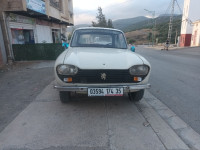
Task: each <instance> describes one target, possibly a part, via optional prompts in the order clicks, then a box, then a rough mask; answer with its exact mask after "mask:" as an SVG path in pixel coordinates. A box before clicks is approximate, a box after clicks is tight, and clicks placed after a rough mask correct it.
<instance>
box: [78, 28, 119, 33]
mask: <svg viewBox="0 0 200 150" xmlns="http://www.w3.org/2000/svg"><path fill="white" fill-rule="evenodd" d="M84 29H95V30H99V29H104V30H112V31H119V32H123V31H121V30H118V29H113V28H102V27H81V28H77V29H76V30H84Z"/></svg>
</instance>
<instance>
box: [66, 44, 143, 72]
mask: <svg viewBox="0 0 200 150" xmlns="http://www.w3.org/2000/svg"><path fill="white" fill-rule="evenodd" d="M63 63H64V64H71V65H75V66H77V67H78V68H80V69H128V68H130V67H131V66H133V65H137V64H143V60H142V59H141V58H140V57H139V55H137V54H136V53H134V52H131V51H130V50H128V49H113V48H90V47H89V48H69V49H68V50H67V52H66V55H65V58H64V62H63Z"/></svg>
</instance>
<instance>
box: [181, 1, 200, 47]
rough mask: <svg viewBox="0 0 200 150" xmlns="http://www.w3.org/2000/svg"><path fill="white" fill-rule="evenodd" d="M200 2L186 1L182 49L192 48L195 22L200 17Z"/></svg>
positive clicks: (182, 26) (182, 27)
mask: <svg viewBox="0 0 200 150" xmlns="http://www.w3.org/2000/svg"><path fill="white" fill-rule="evenodd" d="M199 14H200V9H199V0H185V1H184V8H183V17H182V25H181V36H180V47H185V46H190V45H191V38H192V29H193V22H194V21H196V20H198V19H200V18H199V17H200V16H199Z"/></svg>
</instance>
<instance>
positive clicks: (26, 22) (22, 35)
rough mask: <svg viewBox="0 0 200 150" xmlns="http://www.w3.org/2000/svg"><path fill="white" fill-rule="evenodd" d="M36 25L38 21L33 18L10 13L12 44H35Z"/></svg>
mask: <svg viewBox="0 0 200 150" xmlns="http://www.w3.org/2000/svg"><path fill="white" fill-rule="evenodd" d="M35 24H36V21H35V19H33V18H29V17H25V16H20V15H16V14H13V13H10V14H9V27H10V35H11V36H10V37H11V38H12V39H11V41H12V44H34V43H35V32H34V30H35Z"/></svg>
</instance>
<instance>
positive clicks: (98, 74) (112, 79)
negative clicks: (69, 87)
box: [58, 69, 145, 84]
mask: <svg viewBox="0 0 200 150" xmlns="http://www.w3.org/2000/svg"><path fill="white" fill-rule="evenodd" d="M58 76H59V78H60V79H61V80H62V81H63V80H64V78H67V77H72V83H91V84H92V83H93V84H95V83H137V82H136V81H133V78H134V76H131V75H130V73H129V70H80V69H79V71H78V73H77V74H76V75H74V76H66V75H58ZM144 78H145V76H143V77H142V79H144Z"/></svg>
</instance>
